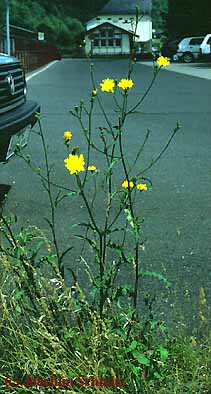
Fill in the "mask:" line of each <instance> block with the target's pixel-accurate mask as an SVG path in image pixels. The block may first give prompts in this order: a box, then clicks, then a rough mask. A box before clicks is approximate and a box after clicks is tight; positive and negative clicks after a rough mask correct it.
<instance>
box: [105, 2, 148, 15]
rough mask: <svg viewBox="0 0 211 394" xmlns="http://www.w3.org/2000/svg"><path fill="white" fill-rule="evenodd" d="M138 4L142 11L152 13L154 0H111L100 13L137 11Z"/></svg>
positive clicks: (130, 13)
mask: <svg viewBox="0 0 211 394" xmlns="http://www.w3.org/2000/svg"><path fill="white" fill-rule="evenodd" d="M136 6H138V7H140V9H141V11H142V12H146V13H150V12H151V8H152V0H110V1H108V3H107V4H106V5H105V6H104V7H103V8H102V9H101V11H100V12H99V14H101V15H110V14H128V15H132V14H134V13H135V9H136Z"/></svg>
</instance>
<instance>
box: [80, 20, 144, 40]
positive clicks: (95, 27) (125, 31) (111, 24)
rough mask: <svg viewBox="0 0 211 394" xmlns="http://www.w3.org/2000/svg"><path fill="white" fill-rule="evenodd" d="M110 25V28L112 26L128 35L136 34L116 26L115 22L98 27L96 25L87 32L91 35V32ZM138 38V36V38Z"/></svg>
mask: <svg viewBox="0 0 211 394" xmlns="http://www.w3.org/2000/svg"><path fill="white" fill-rule="evenodd" d="M108 25H110V26H112V27H116V28H117V29H119V30H121V31H123V32H124V33H127V34H134V33H133V32H132V31H131V30H127V29H123V28H122V27H120V26H118V25H116V24H115V23H113V22H104V23H101V24H98V25H96V26H94V27H91V28H90V29H88V30H87V33H90V32H92V31H94V30H95V29H97V28H101V27H104V26H108ZM136 37H138V36H136Z"/></svg>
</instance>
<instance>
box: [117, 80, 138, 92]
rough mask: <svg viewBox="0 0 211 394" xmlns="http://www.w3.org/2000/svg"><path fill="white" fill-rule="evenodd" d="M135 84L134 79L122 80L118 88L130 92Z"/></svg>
mask: <svg viewBox="0 0 211 394" xmlns="http://www.w3.org/2000/svg"><path fill="white" fill-rule="evenodd" d="M133 85H134V83H133V81H132V79H121V81H119V83H118V86H119V88H121V89H123V90H128V89H131V88H132V87H133Z"/></svg>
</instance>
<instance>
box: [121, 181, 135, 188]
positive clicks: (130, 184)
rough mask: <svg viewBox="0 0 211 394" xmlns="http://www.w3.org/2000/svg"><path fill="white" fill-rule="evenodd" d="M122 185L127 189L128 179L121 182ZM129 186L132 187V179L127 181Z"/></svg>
mask: <svg viewBox="0 0 211 394" xmlns="http://www.w3.org/2000/svg"><path fill="white" fill-rule="evenodd" d="M122 187H124V188H125V189H128V181H124V182H122ZM129 187H130V188H132V187H134V183H133V181H129Z"/></svg>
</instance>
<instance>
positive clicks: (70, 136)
mask: <svg viewBox="0 0 211 394" xmlns="http://www.w3.org/2000/svg"><path fill="white" fill-rule="evenodd" d="M72 136H73V135H72V133H71V131H69V130H66V131H65V132H64V139H65V141H70V140H71V138H72Z"/></svg>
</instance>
